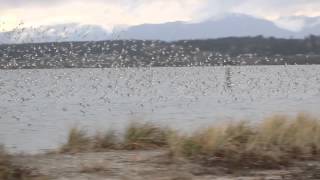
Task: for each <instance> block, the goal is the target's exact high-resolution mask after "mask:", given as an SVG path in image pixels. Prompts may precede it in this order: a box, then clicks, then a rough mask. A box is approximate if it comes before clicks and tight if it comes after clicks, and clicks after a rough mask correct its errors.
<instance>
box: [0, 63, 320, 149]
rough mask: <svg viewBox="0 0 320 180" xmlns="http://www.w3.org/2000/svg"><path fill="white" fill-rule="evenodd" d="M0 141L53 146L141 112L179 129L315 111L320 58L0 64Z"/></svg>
mask: <svg viewBox="0 0 320 180" xmlns="http://www.w3.org/2000/svg"><path fill="white" fill-rule="evenodd" d="M0 101H1V102H0V143H3V144H5V145H6V146H7V147H8V148H9V149H10V150H12V151H15V152H20V151H24V152H28V153H33V152H39V151H41V150H46V149H50V148H55V147H57V146H58V145H59V144H61V143H63V142H64V141H65V139H66V134H67V132H68V131H67V130H68V129H69V128H70V127H73V126H75V125H77V126H81V127H85V128H87V129H88V130H89V131H94V130H103V129H106V128H115V129H119V130H121V129H122V128H123V127H125V125H126V124H127V122H128V121H130V120H140V119H143V120H148V121H154V122H157V123H161V124H165V125H170V126H173V127H175V128H179V129H182V130H186V129H194V128H197V127H201V126H204V125H206V124H208V123H212V122H214V121H217V120H224V119H250V120H260V119H261V118H263V117H265V116H268V115H270V114H273V113H284V114H295V113H297V112H300V111H305V112H310V113H312V114H315V115H319V114H320V112H319V107H320V66H315V65H312V66H251V67H249V66H240V67H185V68H129V69H126V68H124V69H58V70H56V69H51V70H0Z"/></svg>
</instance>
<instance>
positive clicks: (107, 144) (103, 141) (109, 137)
mask: <svg viewBox="0 0 320 180" xmlns="http://www.w3.org/2000/svg"><path fill="white" fill-rule="evenodd" d="M118 143H119V140H118V138H117V136H116V133H115V131H107V132H106V133H101V132H99V133H97V134H96V135H95V136H94V146H93V148H94V149H96V150H97V151H102V150H108V149H118V148H119V144H118Z"/></svg>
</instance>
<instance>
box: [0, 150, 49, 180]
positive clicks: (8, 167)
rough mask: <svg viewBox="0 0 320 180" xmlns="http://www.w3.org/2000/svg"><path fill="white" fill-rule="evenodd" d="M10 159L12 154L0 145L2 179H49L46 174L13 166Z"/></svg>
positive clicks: (0, 177) (0, 178)
mask: <svg viewBox="0 0 320 180" xmlns="http://www.w3.org/2000/svg"><path fill="white" fill-rule="evenodd" d="M10 160H11V156H10V155H9V154H8V153H7V152H6V151H5V150H4V148H3V147H2V146H1V145H0V180H48V177H46V176H42V175H35V174H33V173H32V172H31V171H30V170H27V169H23V168H20V167H16V166H13V165H12V164H11V161H10Z"/></svg>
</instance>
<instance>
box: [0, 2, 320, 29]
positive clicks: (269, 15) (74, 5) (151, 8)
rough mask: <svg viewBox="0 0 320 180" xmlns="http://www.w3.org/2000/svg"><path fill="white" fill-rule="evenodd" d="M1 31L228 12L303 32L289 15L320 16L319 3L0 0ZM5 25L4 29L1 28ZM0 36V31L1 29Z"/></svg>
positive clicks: (155, 20) (131, 22)
mask: <svg viewBox="0 0 320 180" xmlns="http://www.w3.org/2000/svg"><path fill="white" fill-rule="evenodd" d="M0 4H1V6H0V28H2V29H12V28H13V27H15V26H17V24H19V23H20V22H21V21H22V22H24V23H25V26H40V25H50V24H62V23H72V22H76V23H81V24H96V25H102V26H103V27H105V28H107V29H109V30H111V29H112V28H114V27H116V26H119V25H128V26H130V25H137V24H142V23H163V22H169V21H200V20H203V19H208V18H212V17H219V16H221V15H223V14H226V13H242V14H247V15H252V16H255V17H261V18H265V19H269V20H272V21H274V22H276V23H277V24H278V25H279V26H282V27H286V28H288V29H290V28H291V29H299V28H301V26H303V24H304V23H303V22H301V20H299V21H297V20H291V19H290V18H287V19H286V18H283V17H288V16H301V15H304V16H320V1H319V0H281V1H280V0H268V1H266V0H28V1H26V0H0ZM1 22H5V25H3V24H1ZM0 31H1V29H0Z"/></svg>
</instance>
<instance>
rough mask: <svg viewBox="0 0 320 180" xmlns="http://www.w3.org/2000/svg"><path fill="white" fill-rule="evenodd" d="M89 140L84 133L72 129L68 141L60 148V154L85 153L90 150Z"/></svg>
mask: <svg viewBox="0 0 320 180" xmlns="http://www.w3.org/2000/svg"><path fill="white" fill-rule="evenodd" d="M91 141H92V140H91V138H90V137H89V136H88V135H87V133H86V131H84V130H83V129H79V128H77V127H74V128H72V129H71V130H70V132H69V135H68V141H67V143H66V144H65V145H63V146H62V148H61V152H63V153H77V152H83V151H87V150H89V149H91V148H92V143H91Z"/></svg>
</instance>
